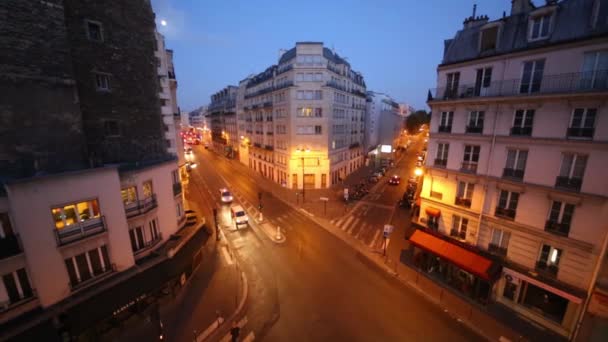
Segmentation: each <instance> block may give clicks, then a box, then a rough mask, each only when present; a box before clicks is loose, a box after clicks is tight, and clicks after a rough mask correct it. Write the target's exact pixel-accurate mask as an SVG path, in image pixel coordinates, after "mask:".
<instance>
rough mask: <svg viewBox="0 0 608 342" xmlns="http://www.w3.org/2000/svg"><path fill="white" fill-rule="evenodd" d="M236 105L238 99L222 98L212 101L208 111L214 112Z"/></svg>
mask: <svg viewBox="0 0 608 342" xmlns="http://www.w3.org/2000/svg"><path fill="white" fill-rule="evenodd" d="M235 106H236V100H220V101H217V102H212V103H211V104H210V105H209V108H207V111H208V112H214V111H219V110H224V111H226V110H228V109H230V108H233V107H235Z"/></svg>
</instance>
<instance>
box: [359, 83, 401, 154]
mask: <svg viewBox="0 0 608 342" xmlns="http://www.w3.org/2000/svg"><path fill="white" fill-rule="evenodd" d="M404 119H405V116H403V115H402V111H401V106H400V105H399V104H398V103H397V102H395V101H394V100H393V99H392V98H391V97H390V96H388V95H386V94H383V93H377V92H373V91H368V92H367V114H366V116H365V136H364V141H365V142H364V146H365V151H366V152H367V153H368V156H369V158H370V160H372V161H374V162H381V161H382V160H389V159H392V158H393V150H394V149H396V148H397V147H398V145H399V137H400V136H401V133H402V129H403V124H404Z"/></svg>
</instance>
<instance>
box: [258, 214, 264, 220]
mask: <svg viewBox="0 0 608 342" xmlns="http://www.w3.org/2000/svg"><path fill="white" fill-rule="evenodd" d="M263 220H264V216H263V215H262V212H260V215H259V216H258V221H260V222H262V221H263Z"/></svg>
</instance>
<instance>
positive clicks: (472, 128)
mask: <svg viewBox="0 0 608 342" xmlns="http://www.w3.org/2000/svg"><path fill="white" fill-rule="evenodd" d="M466 132H467V133H477V134H481V133H482V132H483V126H467V128H466Z"/></svg>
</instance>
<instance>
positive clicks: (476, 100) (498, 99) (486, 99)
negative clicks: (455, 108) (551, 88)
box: [426, 91, 607, 111]
mask: <svg viewBox="0 0 608 342" xmlns="http://www.w3.org/2000/svg"><path fill="white" fill-rule="evenodd" d="M606 96H607V94H606V91H598V92H587V93H574V92H571V93H556V94H546V93H545V94H531V95H521V96H520V95H513V96H477V97H465V98H457V99H445V100H444V99H441V100H431V101H427V102H426V103H427V105H428V106H429V107H431V111H432V110H433V108H434V107H439V106H445V105H462V104H501V103H512V102H518V103H521V102H542V101H546V100H552V99H557V100H564V99H587V98H593V99H596V98H599V99H601V100H604V99H605V97H606Z"/></svg>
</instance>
